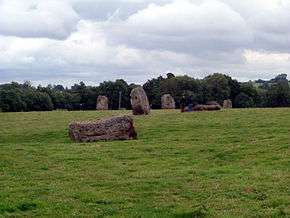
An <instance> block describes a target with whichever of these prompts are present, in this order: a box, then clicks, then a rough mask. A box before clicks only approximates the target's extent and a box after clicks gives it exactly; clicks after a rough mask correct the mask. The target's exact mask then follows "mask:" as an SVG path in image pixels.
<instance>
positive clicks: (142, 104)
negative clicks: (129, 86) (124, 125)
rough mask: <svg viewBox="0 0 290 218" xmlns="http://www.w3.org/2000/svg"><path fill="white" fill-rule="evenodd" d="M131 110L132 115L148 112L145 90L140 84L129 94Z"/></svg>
mask: <svg viewBox="0 0 290 218" xmlns="http://www.w3.org/2000/svg"><path fill="white" fill-rule="evenodd" d="M130 97H131V105H132V111H133V114H134V115H143V114H145V115H148V114H149V113H150V105H149V101H148V98H147V95H146V92H145V91H144V89H143V88H142V87H141V86H138V87H136V88H134V89H133V90H132V91H131V94H130Z"/></svg>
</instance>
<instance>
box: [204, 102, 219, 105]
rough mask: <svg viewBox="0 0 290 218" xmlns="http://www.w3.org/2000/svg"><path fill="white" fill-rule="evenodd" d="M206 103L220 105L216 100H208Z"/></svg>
mask: <svg viewBox="0 0 290 218" xmlns="http://www.w3.org/2000/svg"><path fill="white" fill-rule="evenodd" d="M206 105H220V104H219V103H218V102H217V101H208V102H206Z"/></svg>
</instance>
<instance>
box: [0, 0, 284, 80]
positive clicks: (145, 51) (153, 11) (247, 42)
mask: <svg viewBox="0 0 290 218" xmlns="http://www.w3.org/2000/svg"><path fill="white" fill-rule="evenodd" d="M166 72H173V73H175V74H176V75H183V74H188V75H191V76H194V77H197V78H200V77H204V76H206V75H208V74H209V73H214V72H222V73H227V74H229V75H231V76H232V77H234V78H237V79H239V80H243V81H244V80H250V79H251V80H253V79H257V78H264V79H268V78H272V77H274V76H275V75H277V74H278V73H287V74H289V73H290V0H0V83H5V82H10V81H19V82H23V81H25V80H30V81H32V82H33V84H36V85H37V84H38V83H41V84H43V85H46V84H48V83H53V84H58V83H61V84H65V85H71V84H73V83H76V82H80V81H85V82H86V83H87V84H97V83H99V82H102V81H104V80H115V79H118V78H123V79H125V80H127V81H129V82H136V83H142V82H144V81H146V80H147V79H149V78H152V77H154V76H158V75H160V74H162V75H164V74H165V73H166Z"/></svg>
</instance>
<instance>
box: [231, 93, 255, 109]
mask: <svg viewBox="0 0 290 218" xmlns="http://www.w3.org/2000/svg"><path fill="white" fill-rule="evenodd" d="M234 105H235V107H237V108H249V107H254V105H255V103H254V100H253V98H251V97H250V96H248V95H247V94H245V93H243V92H241V93H240V94H238V95H237V96H236V98H235V100H234Z"/></svg>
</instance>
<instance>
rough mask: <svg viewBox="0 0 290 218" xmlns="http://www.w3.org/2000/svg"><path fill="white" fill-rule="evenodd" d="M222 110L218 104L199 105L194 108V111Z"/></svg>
mask: <svg viewBox="0 0 290 218" xmlns="http://www.w3.org/2000/svg"><path fill="white" fill-rule="evenodd" d="M221 109H222V107H221V106H220V105H218V104H213V105H202V104H198V105H196V106H194V107H193V110H194V111H218V110H221Z"/></svg>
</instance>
